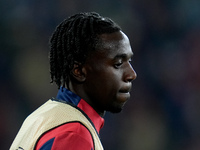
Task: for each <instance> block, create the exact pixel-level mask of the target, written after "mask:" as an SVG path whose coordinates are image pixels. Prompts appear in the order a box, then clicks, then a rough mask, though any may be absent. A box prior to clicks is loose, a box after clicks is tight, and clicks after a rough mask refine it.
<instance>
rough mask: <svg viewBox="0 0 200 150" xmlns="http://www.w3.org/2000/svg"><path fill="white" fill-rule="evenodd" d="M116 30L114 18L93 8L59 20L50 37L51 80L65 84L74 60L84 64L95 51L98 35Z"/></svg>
mask: <svg viewBox="0 0 200 150" xmlns="http://www.w3.org/2000/svg"><path fill="white" fill-rule="evenodd" d="M119 30H121V28H120V27H119V26H118V25H117V24H116V23H115V22H114V21H112V20H111V19H110V18H107V17H102V16H100V15H99V14H98V13H95V12H86V13H79V14H75V15H73V16H71V17H69V18H67V19H65V20H64V21H62V22H61V23H60V24H59V25H58V26H57V27H56V30H55V31H54V32H53V34H52V37H51V39H50V47H51V49H50V75H51V83H53V82H55V83H56V84H57V85H58V88H59V87H60V86H63V87H65V84H66V85H67V87H68V86H69V78H70V72H71V70H72V69H73V66H74V63H75V62H79V63H81V64H84V62H85V60H86V58H87V56H88V54H89V53H90V52H92V51H95V49H96V45H97V43H98V42H99V38H98V37H99V35H101V34H104V33H113V32H117V31H119Z"/></svg>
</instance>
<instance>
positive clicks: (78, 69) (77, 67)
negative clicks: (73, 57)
mask: <svg viewBox="0 0 200 150" xmlns="http://www.w3.org/2000/svg"><path fill="white" fill-rule="evenodd" d="M71 75H72V76H73V78H74V79H76V80H77V81H79V82H84V81H85V79H86V72H85V68H84V67H83V66H82V64H81V63H78V62H75V63H74V67H73V69H72V70H71Z"/></svg>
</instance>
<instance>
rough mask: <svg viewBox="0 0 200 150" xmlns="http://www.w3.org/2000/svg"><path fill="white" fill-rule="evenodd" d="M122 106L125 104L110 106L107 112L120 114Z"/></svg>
mask: <svg viewBox="0 0 200 150" xmlns="http://www.w3.org/2000/svg"><path fill="white" fill-rule="evenodd" d="M124 104H125V103H121V104H115V105H112V106H111V107H109V108H108V109H107V111H109V112H111V113H120V112H121V111H122V110H123V107H124Z"/></svg>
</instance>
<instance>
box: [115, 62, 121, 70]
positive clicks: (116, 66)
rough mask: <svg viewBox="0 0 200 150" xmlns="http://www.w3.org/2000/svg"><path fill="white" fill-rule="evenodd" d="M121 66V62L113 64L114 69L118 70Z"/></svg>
mask: <svg viewBox="0 0 200 150" xmlns="http://www.w3.org/2000/svg"><path fill="white" fill-rule="evenodd" d="M122 64H123V63H122V62H120V63H117V64H114V67H115V68H116V69H118V68H119V67H120V66H121V65H122Z"/></svg>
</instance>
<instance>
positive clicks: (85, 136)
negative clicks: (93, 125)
mask: <svg viewBox="0 0 200 150" xmlns="http://www.w3.org/2000/svg"><path fill="white" fill-rule="evenodd" d="M65 147H67V148H68V149H69V147H70V148H71V149H79V148H80V147H81V149H83V150H84V148H85V149H89V150H90V149H91V148H93V139H92V136H91V134H90V132H89V131H88V129H87V128H86V127H85V126H83V125H82V124H81V123H79V122H71V123H66V124H64V125H61V126H59V127H56V128H54V129H52V130H50V131H48V132H46V133H45V134H43V135H42V137H41V138H40V139H39V140H38V142H37V145H36V150H39V149H41V148H43V150H50V149H51V150H53V149H54V148H56V149H63V148H65ZM78 147H79V148H78Z"/></svg>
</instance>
